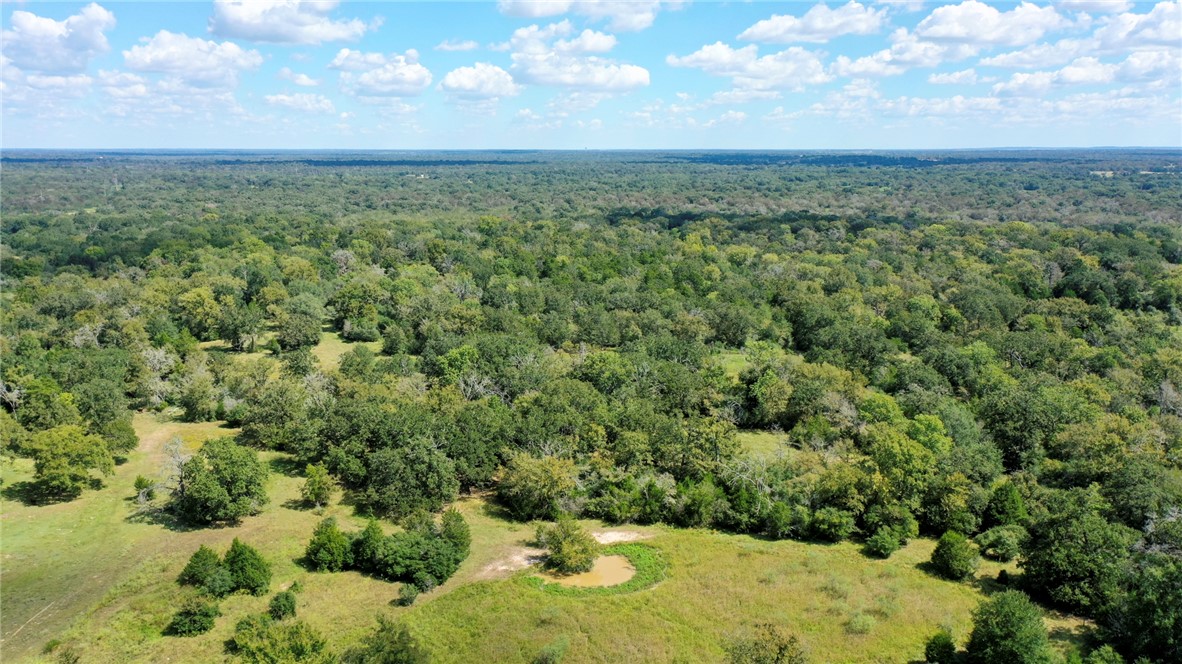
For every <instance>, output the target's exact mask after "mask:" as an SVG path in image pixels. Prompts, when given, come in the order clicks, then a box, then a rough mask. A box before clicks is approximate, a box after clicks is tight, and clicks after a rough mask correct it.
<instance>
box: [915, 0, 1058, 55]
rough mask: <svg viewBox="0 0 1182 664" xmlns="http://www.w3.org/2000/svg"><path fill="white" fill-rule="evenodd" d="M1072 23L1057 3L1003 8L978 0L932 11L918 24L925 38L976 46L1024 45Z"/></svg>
mask: <svg viewBox="0 0 1182 664" xmlns="http://www.w3.org/2000/svg"><path fill="white" fill-rule="evenodd" d="M1069 25H1071V22H1070V21H1068V20H1067V19H1065V18H1064V17H1063V16H1062V15H1060V14H1059V12H1058V11H1056V10H1055V8H1054V7H1039V6H1037V5H1034V4H1031V3H1029V2H1023V3H1021V4H1019V5H1018V6H1017V7H1015V8H1013V9H1011V10H1009V11H1004V12H1003V11H999V10H997V9H996V8H994V7H991V6H989V5H987V4H985V3H983V2H978V0H965V1H964V2H962V3H960V4H958V5H945V6H943V7H938V8H936V9H935V10H933V11H932V13H931V14H929V15H928V16H927V17H926V18H924V19H923V20H922V21H920V22H919V25H917V26H916V27H915V34H916V35H918V36H919V37H921V38H923V39H928V40H932V41H938V42H952V43H959V44H969V45H974V46H1023V45H1025V44H1029V43H1032V42H1035V41H1037V40H1038V39H1039V38H1041V37H1042V36H1043V35H1044V34H1046V33H1047V32H1049V31H1052V30H1058V29H1061V28H1065V27H1067V26H1069Z"/></svg>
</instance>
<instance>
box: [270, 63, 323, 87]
mask: <svg viewBox="0 0 1182 664" xmlns="http://www.w3.org/2000/svg"><path fill="white" fill-rule="evenodd" d="M279 78H281V79H283V80H285V81H291V82H292V83H295V84H296V85H302V86H304V87H306V88H311V87H315V86H317V85H320V81H318V80H316V79H314V78H312V77H311V76H308V75H307V74H300V73H297V72H294V71H292V70H291V68H290V67H284V68H283V69H280V70H279Z"/></svg>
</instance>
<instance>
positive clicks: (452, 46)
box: [435, 39, 480, 51]
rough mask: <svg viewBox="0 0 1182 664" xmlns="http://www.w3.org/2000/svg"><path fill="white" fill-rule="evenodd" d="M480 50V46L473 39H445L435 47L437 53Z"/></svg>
mask: <svg viewBox="0 0 1182 664" xmlns="http://www.w3.org/2000/svg"><path fill="white" fill-rule="evenodd" d="M478 48H480V44H479V43H478V42H475V41H473V40H471V39H465V40H463V41H452V40H450V39H445V40H443V41H441V42H439V43H438V44H436V45H435V50H436V51H475V50H476V49H478Z"/></svg>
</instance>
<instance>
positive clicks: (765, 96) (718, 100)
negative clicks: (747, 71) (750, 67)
mask: <svg viewBox="0 0 1182 664" xmlns="http://www.w3.org/2000/svg"><path fill="white" fill-rule="evenodd" d="M781 96H782V95H781V94H780V93H779V92H778V91H776V90H751V89H746V90H720V91H719V92H715V93H714V94H712V95H710V98H709V99H707V100H706V102H705V104H706V105H710V106H715V105H718V106H721V105H732V104H749V103H751V102H753V101H768V100H771V99H779V98H780V97H781Z"/></svg>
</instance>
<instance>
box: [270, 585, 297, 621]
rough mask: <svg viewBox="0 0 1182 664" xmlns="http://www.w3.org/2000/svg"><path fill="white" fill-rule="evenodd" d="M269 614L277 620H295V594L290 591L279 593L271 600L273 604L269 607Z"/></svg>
mask: <svg viewBox="0 0 1182 664" xmlns="http://www.w3.org/2000/svg"><path fill="white" fill-rule="evenodd" d="M267 613H270V614H271V617H272V618H274V619H275V620H284V619H286V618H294V617H295V614H296V598H295V593H293V592H291V591H290V590H284V591H283V592H281V593H277V594H276V595H275V596H274V597H272V598H271V604H270V605H269V606H268V607H267Z"/></svg>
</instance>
